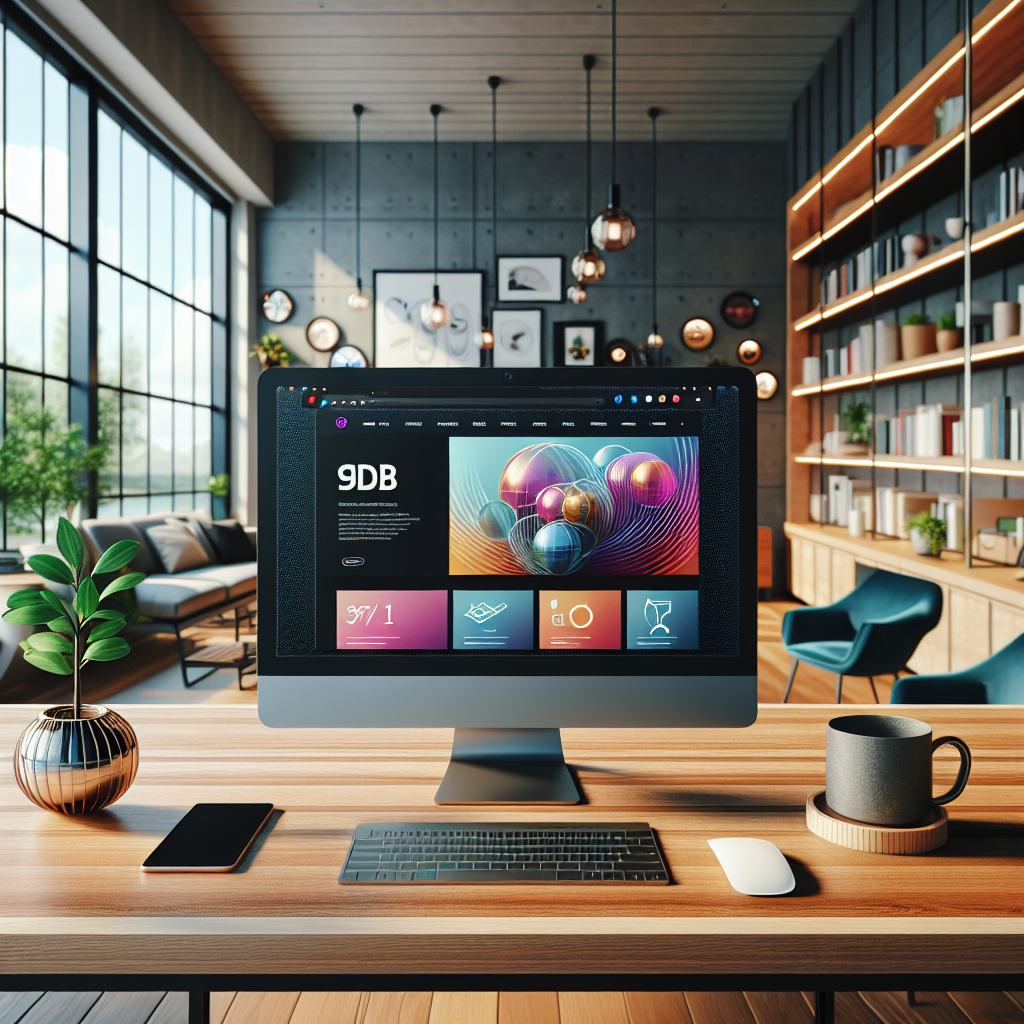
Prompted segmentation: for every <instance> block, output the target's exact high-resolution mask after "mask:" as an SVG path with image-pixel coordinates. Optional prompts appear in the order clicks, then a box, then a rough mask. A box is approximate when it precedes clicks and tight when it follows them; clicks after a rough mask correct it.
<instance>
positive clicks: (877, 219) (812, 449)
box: [786, 0, 1024, 603]
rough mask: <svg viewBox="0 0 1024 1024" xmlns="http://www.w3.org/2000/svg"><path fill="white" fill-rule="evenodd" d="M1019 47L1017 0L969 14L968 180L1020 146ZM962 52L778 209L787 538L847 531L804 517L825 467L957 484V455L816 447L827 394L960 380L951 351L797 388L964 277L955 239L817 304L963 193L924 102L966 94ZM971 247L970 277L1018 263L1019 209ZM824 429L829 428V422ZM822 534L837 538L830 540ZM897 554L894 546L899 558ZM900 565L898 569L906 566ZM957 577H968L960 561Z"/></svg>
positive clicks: (952, 135)
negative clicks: (820, 361) (843, 347)
mask: <svg viewBox="0 0 1024 1024" xmlns="http://www.w3.org/2000/svg"><path fill="white" fill-rule="evenodd" d="M1021 39H1024V0H993V2H992V3H989V4H988V5H987V6H986V7H985V9H984V10H983V11H982V12H981V13H979V14H978V16H977V17H976V18H975V19H974V22H973V25H972V46H973V69H974V76H973V81H972V89H973V109H972V110H971V111H970V112H969V116H968V117H967V118H966V120H967V122H968V123H969V124H970V131H971V159H972V164H971V170H972V177H973V178H977V177H978V176H979V175H981V174H983V173H985V172H986V171H988V170H990V169H992V168H993V167H996V166H997V165H999V164H1000V163H1002V162H1004V161H1006V160H1007V159H1009V158H1010V157H1012V156H1013V155H1015V154H1016V153H1017V152H1019V150H1020V145H1021V143H1020V140H1021V139H1022V138H1024V46H1022V45H1021V42H1020V41H1021ZM963 50H964V33H963V32H960V33H959V34H958V35H957V36H956V37H955V38H953V39H952V40H950V42H949V43H948V44H947V46H945V47H944V48H943V49H942V50H941V51H940V52H939V53H938V54H937V55H936V57H935V58H934V59H933V60H932V61H930V62H929V63H928V65H927V66H926V67H924V68H923V69H922V70H921V72H920V73H919V74H917V75H916V76H915V77H914V78H913V79H912V80H911V81H910V82H909V83H908V84H907V85H906V86H905V87H904V88H903V89H902V90H900V92H899V93H898V94H897V95H896V96H895V97H894V98H893V99H892V100H891V101H890V102H889V103H888V104H887V105H886V106H885V107H884V108H883V109H882V111H881V112H880V113H879V114H878V115H877V117H875V118H874V120H873V121H872V122H870V123H868V124H866V125H864V126H863V127H862V128H861V129H860V131H858V132H857V133H856V134H855V135H854V136H853V138H851V139H850V141H849V142H848V143H847V144H846V145H845V146H844V147H843V148H842V149H841V150H840V151H839V152H838V153H837V154H836V155H835V156H834V157H833V158H832V159H831V160H829V161H828V163H827V164H826V165H825V166H824V167H822V168H821V169H820V170H819V171H817V172H816V173H815V174H814V175H813V176H812V177H811V179H810V180H808V181H807V182H805V183H804V185H803V186H802V187H801V188H800V189H799V190H798V191H797V192H796V194H795V195H793V197H792V198H791V199H790V200H789V202H788V204H787V225H786V226H787V234H786V245H787V252H788V253H789V259H788V260H787V303H788V330H787V370H788V379H789V381H790V387H789V390H788V392H787V395H786V403H787V423H786V431H787V452H788V457H787V466H786V533H787V537H790V538H791V539H792V538H794V537H796V536H797V534H798V533H799V534H800V535H801V536H803V533H804V531H810V532H811V533H814V534H820V538H821V540H822V542H823V543H825V545H826V547H829V548H833V547H835V545H836V543H839V538H838V533H842V534H844V535H845V534H846V531H845V530H841V531H838V533H837V531H836V528H829V527H827V526H822V525H820V524H813V523H811V522H810V507H809V505H810V495H811V492H812V490H813V491H817V490H818V487H817V482H818V480H819V475H820V474H821V472H822V467H823V466H835V467H843V466H849V467H859V468H860V469H864V468H868V469H871V470H883V471H895V470H901V469H902V470H920V471H926V472H942V473H948V474H949V479H950V489H951V490H956V489H957V486H958V485H957V483H956V478H957V476H958V475H959V476H962V475H963V473H964V460H963V459H962V458H960V457H950V456H938V457H931V458H920V457H912V456H891V455H875V454H873V453H872V452H870V451H867V450H865V451H863V452H858V453H855V452H853V451H851V452H850V453H849V454H843V455H834V456H833V455H827V454H822V453H821V442H822V425H823V420H824V417H823V410H826V409H827V410H829V411H830V415H829V417H828V418H829V419H831V411H834V405H835V402H836V398H832V397H831V396H832V394H833V393H837V394H838V395H842V394H844V393H849V392H853V391H866V390H868V389H871V388H872V386H878V387H881V386H885V385H896V384H899V383H902V382H905V381H915V380H924V379H927V378H932V377H937V376H947V375H961V374H962V373H963V369H964V350H963V349H962V348H960V349H956V350H954V351H952V352H935V353H932V354H930V355H926V356H922V357H920V358H917V359H910V360H900V361H897V362H894V363H891V364H889V365H887V366H881V367H876V368H875V369H874V370H873V371H865V372H863V373H859V374H848V375H844V376H840V377H831V378H825V379H824V380H821V381H820V382H816V383H810V384H804V383H802V374H803V366H802V361H803V359H804V358H805V357H807V356H818V355H820V351H821V344H822V335H823V333H824V332H830V331H833V330H835V329H838V328H843V327H849V326H851V325H854V324H856V323H862V322H864V321H865V320H868V319H869V318H873V317H881V318H883V319H892V318H893V314H892V313H891V311H892V310H894V309H896V308H897V307H899V306H901V305H906V304H907V303H910V302H915V301H917V300H919V299H922V298H924V297H926V296H927V295H930V294H934V293H936V292H939V291H942V290H945V289H947V288H950V287H954V286H956V285H957V284H958V283H960V282H962V279H963V267H964V263H963V257H964V251H963V243H962V242H959V243H958V242H954V243H952V244H949V245H945V246H942V247H939V248H937V249H935V250H934V251H932V252H930V253H928V254H927V255H926V256H924V257H923V258H922V259H920V260H918V262H917V263H916V264H915V265H914V266H912V267H903V268H900V269H898V270H896V271H893V272H891V273H889V274H886V275H884V276H882V277H880V278H878V279H877V280H875V281H873V282H872V283H871V284H869V285H867V286H864V287H861V288H858V289H857V290H854V291H850V292H848V293H847V294H846V295H843V296H841V297H839V298H838V299H837V300H836V301H834V302H832V303H829V304H827V305H825V306H824V307H822V306H821V305H820V304H819V295H820V282H821V277H822V274H823V273H824V269H823V268H828V267H829V266H834V265H836V264H837V263H842V262H845V261H846V260H849V259H851V258H853V257H854V256H856V255H857V253H859V252H860V251H862V250H863V249H865V248H868V247H870V246H873V243H874V241H875V240H876V239H877V238H879V237H882V236H884V235H885V234H887V233H888V232H890V231H891V230H892V229H893V228H898V225H899V224H901V223H903V222H904V221H906V220H908V219H909V218H910V217H912V216H914V215H916V214H918V213H919V212H920V211H922V210H923V209H926V208H927V207H929V206H931V205H933V204H934V203H935V202H938V201H939V200H941V199H942V198H943V197H945V196H947V195H950V194H951V193H954V192H955V191H957V190H958V188H960V187H962V183H963V178H964V128H963V125H957V126H954V127H952V128H951V129H949V130H948V131H946V132H945V133H944V134H943V135H942V136H941V137H940V138H935V137H934V135H935V108H936V107H937V106H939V105H940V104H942V103H943V102H944V101H945V100H947V99H950V98H952V97H955V96H959V95H961V94H962V93H963ZM905 144H910V145H916V146H920V147H922V148H921V149H920V151H919V152H918V153H916V154H915V155H914V156H913V157H912V158H911V159H910V160H908V161H907V162H906V163H905V164H904V165H903V166H902V167H901V168H900V169H899V170H898V171H896V172H895V173H893V174H891V175H890V176H889V177H888V178H886V179H885V180H883V181H880V182H876V181H875V180H874V178H875V155H876V151H877V150H878V149H879V148H880V147H883V146H892V147H894V148H895V147H897V146H899V145H905ZM971 253H972V266H973V273H974V275H975V277H976V278H977V277H980V276H982V275H985V274H988V273H991V272H992V271H995V270H998V269H1001V268H1003V267H1006V266H1009V265H1012V264H1013V263H1016V262H1019V261H1020V260H1022V259H1024V211H1022V212H1020V213H1017V214H1015V215H1013V216H1011V217H1009V218H1007V219H1005V220H1002V221H1000V222H998V223H996V224H992V225H989V226H987V227H984V228H982V229H977V228H976V229H975V231H974V232H973V234H972V239H971ZM1011 298H1013V297H1012V296H1011ZM971 350H972V351H971V364H972V367H974V369H975V370H977V369H979V368H983V367H989V366H1005V365H1009V364H1013V363H1020V362H1024V336H1022V335H1017V336H1015V337H1012V338H1008V339H1004V340H1001V341H989V342H984V343H982V344H974V345H972V346H971ZM1014 398H1015V401H1016V402H1017V403H1019V402H1021V401H1024V395H1019V396H1018V395H1015V396H1014ZM823 403H830V404H829V405H823ZM830 427H831V424H830V423H829V424H828V426H827V428H828V429H830ZM1022 429H1024V425H1022ZM971 473H972V476H988V477H1000V476H1002V477H1008V478H1024V462H1022V461H1011V460H1008V459H974V460H972V465H971ZM861 475H863V474H861ZM975 507H977V506H975ZM978 525H984V524H978ZM793 531H796V532H793ZM833 533H837V535H836V537H833V536H832V534H833ZM804 539H805V540H806V539H807V538H804ZM826 539H827V542H826ZM843 543H845V542H843ZM858 543H859V544H861V545H862V546H863V547H864V548H865V550H871V549H872V548H873V547H875V546H876V545H883V544H885V543H895V542H891V541H890V542H886V541H884V540H881V539H879V540H877V541H876V540H873V539H872V538H871V537H870V536H869V537H868V538H866V539H865V540H863V541H859V542H858ZM901 543H902V542H901ZM902 554H903V552H902V551H901V557H902ZM801 557H802V556H801ZM793 558H794V554H793V551H792V550H791V551H790V580H791V586H792V584H793V582H794V581H795V580H797V579H798V577H799V575H800V573H799V570H798V568H797V567H795V566H794V564H793ZM851 564H852V563H851ZM865 564H868V563H867V562H865ZM879 564H880V563H879ZM914 564H915V569H914V571H915V572H917V573H918V574H920V575H924V576H930V574H931V569H932V568H933V567H934V566H935V565H937V564H938V560H930V559H921V560H920V561H919V562H915V563H914ZM902 571H908V570H907V569H906V567H904V569H903V570H902ZM963 571H965V572H966V567H964V569H963ZM984 572H985V576H986V579H988V578H989V577H991V578H992V579H994V580H999V581H1003V582H1005V583H1006V585H1008V586H1010V587H1011V589H1013V588H1015V587H1016V588H1019V587H1020V584H1019V583H1017V582H1015V580H1014V576H1015V570H1014V569H1013V568H1011V567H1001V566H1000V567H991V568H988V569H985V570H984ZM798 586H799V584H798ZM819 589H820V588H819ZM804 590H805V593H801V594H798V596H801V597H802V598H803V599H804V600H807V599H808V598H807V596H806V593H811V592H812V591H813V587H812V588H811V590H807V589H806V588H804ZM796 592H797V591H796V590H795V589H794V593H796ZM818 596H819V597H821V596H822V595H820V594H819V595H818ZM812 603H824V602H823V601H820V600H815V601H814V602H812Z"/></svg>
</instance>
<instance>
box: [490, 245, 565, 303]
mask: <svg viewBox="0 0 1024 1024" xmlns="http://www.w3.org/2000/svg"><path fill="white" fill-rule="evenodd" d="M564 276H565V257H564V256H499V257H498V301H499V302H564V301H565V291H564V289H563V288H562V278H563V277H564Z"/></svg>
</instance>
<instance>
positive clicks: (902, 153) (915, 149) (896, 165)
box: [893, 143, 924, 171]
mask: <svg viewBox="0 0 1024 1024" xmlns="http://www.w3.org/2000/svg"><path fill="white" fill-rule="evenodd" d="M922 149H924V146H915V145H910V144H909V143H904V144H903V145H902V146H897V147H896V148H895V150H894V155H893V171H899V170H902V169H903V168H904V167H905V166H906V165H907V164H908V163H910V161H911V160H913V159H914V157H915V156H917V154H918V153H920V152H921V150H922Z"/></svg>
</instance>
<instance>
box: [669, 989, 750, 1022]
mask: <svg viewBox="0 0 1024 1024" xmlns="http://www.w3.org/2000/svg"><path fill="white" fill-rule="evenodd" d="M686 1005H687V1006H688V1007H689V1008H690V1016H691V1017H692V1018H693V1024H756V1022H755V1021H754V1015H753V1013H751V1012H750V1007H749V1005H748V1004H747V1000H746V998H745V997H744V995H743V993H742V992H687V993H686Z"/></svg>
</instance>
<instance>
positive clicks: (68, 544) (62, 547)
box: [57, 516, 85, 569]
mask: <svg viewBox="0 0 1024 1024" xmlns="http://www.w3.org/2000/svg"><path fill="white" fill-rule="evenodd" d="M57 549H58V550H59V551H60V553H61V554H62V555H63V556H64V558H65V559H66V560H67V562H68V564H69V565H72V566H74V567H75V569H80V568H81V567H82V562H84V561H85V545H84V544H83V543H82V535H81V534H80V533H79V532H78V531H77V530H76V529H75V528H74V526H72V525H71V523H70V522H69V521H68V520H67V519H65V518H64V516H61V517H60V519H58V520H57Z"/></svg>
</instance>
